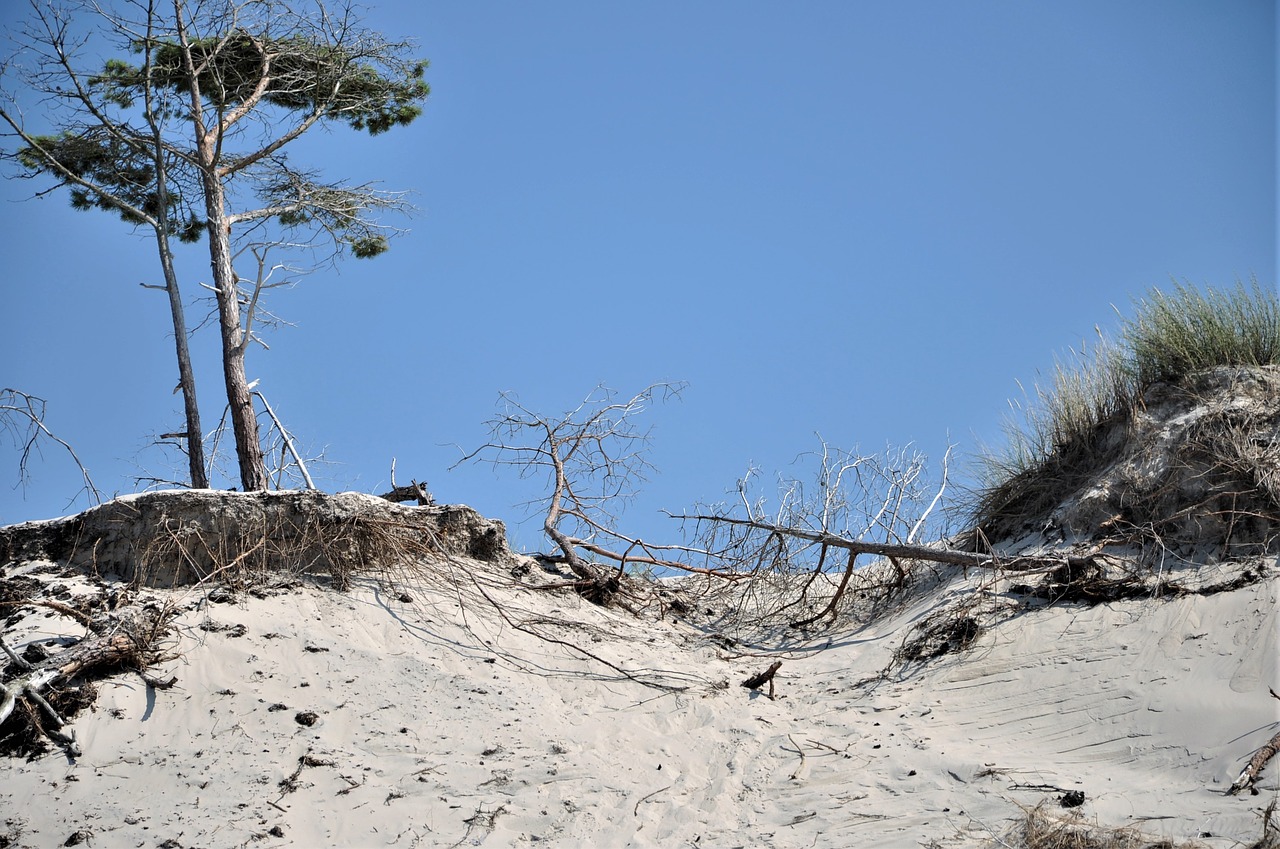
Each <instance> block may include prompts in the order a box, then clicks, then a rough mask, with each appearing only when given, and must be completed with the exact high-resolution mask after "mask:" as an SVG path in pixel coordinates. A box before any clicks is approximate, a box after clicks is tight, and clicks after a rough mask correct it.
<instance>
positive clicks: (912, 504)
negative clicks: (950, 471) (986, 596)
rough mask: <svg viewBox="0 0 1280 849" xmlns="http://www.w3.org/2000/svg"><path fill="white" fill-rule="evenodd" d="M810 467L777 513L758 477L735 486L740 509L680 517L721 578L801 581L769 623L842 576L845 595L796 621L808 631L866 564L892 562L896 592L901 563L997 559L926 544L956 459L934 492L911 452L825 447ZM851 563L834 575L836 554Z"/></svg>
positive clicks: (785, 492)
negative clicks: (865, 557) (866, 560)
mask: <svg viewBox="0 0 1280 849" xmlns="http://www.w3.org/2000/svg"><path fill="white" fill-rule="evenodd" d="M802 457H803V458H804V459H807V460H809V461H810V462H813V463H814V464H815V467H814V470H813V472H812V474H811V475H809V476H803V477H790V478H786V477H784V478H781V479H780V481H779V486H778V491H777V494H776V496H775V497H776V501H777V503H776V506H774V507H772V508H770V507H769V500H768V499H767V498H766V497H765V496H764V495H763V494H761V493H760V492H759V490H758V487H757V484H756V483H755V481H756V479H758V477H759V475H758V474H757V473H756V472H755V471H754V470H752V471H749V472H748V474H747V475H746V476H745V477H744V478H743V479H742V480H741V481H739V483H738V487H737V490H738V492H737V494H738V504H737V505H733V506H730V505H718V506H714V507H710V508H708V509H706V510H702V511H698V512H694V513H685V514H677V515H675V516H674V518H677V519H680V520H682V521H684V522H686V523H692V524H693V527H694V536H695V537H696V538H697V539H698V540H699V545H698V548H699V550H702V551H705V552H715V554H713V555H710V557H711V559H712V560H714V561H717V562H718V565H719V570H720V571H735V572H737V573H739V574H742V573H746V574H749V575H751V576H753V577H765V576H769V575H775V576H785V577H788V578H792V577H794V578H798V579H799V581H798V586H797V587H795V588H794V589H792V590H791V591H790V592H788V593H785V594H784V598H782V599H781V600H778V601H776V602H773V604H774V605H775V607H774V609H772V610H767V611H765V612H766V613H767V614H770V615H772V614H777V613H781V612H783V611H785V610H787V609H789V608H792V607H804V608H807V607H809V606H810V605H812V604H813V603H815V599H814V597H813V596H812V595H811V592H812V589H813V585H814V584H815V583H816V581H817V579H818V578H819V577H820V576H823V575H828V574H830V573H832V572H833V571H834V570H836V569H838V570H840V572H841V578H840V582H839V584H838V586H837V587H836V589H835V590H834V592H832V593H831V595H830V596H829V597H828V598H827V599H826V602H825V604H824V605H823V606H822V608H821V609H820V610H819V611H818V612H817V613H814V614H812V615H808V616H804V617H801V618H798V619H794V620H792V621H791V623H790V624H791V625H792V626H793V627H804V626H807V625H811V624H813V623H815V622H818V621H821V620H823V619H826V618H828V617H832V618H833V617H834V616H835V613H836V610H837V608H838V606H839V604H840V601H841V599H842V598H843V597H844V595H845V592H846V591H847V589H848V587H849V582H850V579H851V578H852V576H853V573H854V571H855V564H856V560H857V557H858V555H860V554H875V555H879V556H881V557H885V558H887V559H888V560H889V562H890V563H891V564H892V565H893V567H894V569H895V573H896V577H895V579H894V580H893V582H892V586H891V588H893V589H898V588H901V587H902V586H904V585H905V583H906V581H907V577H908V575H907V571H906V567H905V566H904V565H903V563H904V562H906V561H909V560H930V561H934V562H942V563H958V564H960V565H966V566H989V565H991V564H992V562H993V558H992V557H991V556H990V555H980V554H972V553H968V552H960V551H952V550H949V549H945V548H942V547H939V546H931V545H925V544H922V543H921V542H920V541H919V540H920V537H921V535H922V534H924V533H925V532H926V530H927V529H929V527H930V524H929V523H930V521H931V520H932V516H933V513H934V511H935V509H936V508H937V507H938V505H939V503H940V502H941V500H942V497H943V495H944V493H945V491H946V487H947V466H948V461H949V459H950V451H948V452H947V456H946V457H944V458H943V461H942V468H941V476H940V478H939V479H938V481H937V482H936V484H935V485H933V486H932V487H930V486H929V485H927V481H926V474H925V473H926V469H927V462H926V459H925V458H924V457H923V456H922V455H920V454H918V453H915V452H912V451H910V450H909V449H904V450H900V451H892V450H890V451H886V452H884V453H883V454H879V455H864V454H858V453H856V452H849V451H845V450H842V449H838V448H834V447H832V446H830V445H828V444H827V443H826V442H825V441H822V440H821V438H820V439H819V450H818V451H816V452H813V453H812V454H809V455H802ZM832 550H835V551H843V552H844V553H845V562H844V564H843V566H834V567H833V566H832V564H831V563H830V562H829V559H828V558H829V554H830V553H831V552H832Z"/></svg>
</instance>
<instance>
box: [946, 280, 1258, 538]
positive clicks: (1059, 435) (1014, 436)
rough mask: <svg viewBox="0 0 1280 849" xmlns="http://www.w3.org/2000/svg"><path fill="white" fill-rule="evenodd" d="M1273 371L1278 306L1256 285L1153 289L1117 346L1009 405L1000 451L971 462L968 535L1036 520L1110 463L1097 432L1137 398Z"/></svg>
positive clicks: (1071, 365) (1067, 365)
mask: <svg viewBox="0 0 1280 849" xmlns="http://www.w3.org/2000/svg"><path fill="white" fill-rule="evenodd" d="M1264 365H1280V296H1277V294H1276V293H1275V292H1274V291H1269V290H1265V289H1263V287H1262V286H1260V285H1259V284H1258V282H1257V281H1256V280H1254V281H1252V283H1251V284H1250V285H1248V286H1246V285H1245V284H1243V283H1238V284H1237V285H1236V286H1235V287H1234V288H1231V289H1211V290H1207V291H1202V290H1200V289H1196V288H1194V287H1192V286H1190V285H1187V284H1175V285H1174V287H1172V289H1170V290H1168V291H1163V290H1160V289H1153V290H1152V291H1151V292H1150V293H1149V294H1148V295H1147V297H1146V298H1143V299H1141V300H1139V301H1137V303H1136V304H1135V309H1134V314H1133V317H1132V318H1129V319H1127V320H1125V321H1124V322H1123V324H1122V326H1121V328H1120V332H1119V335H1118V341H1116V342H1110V341H1108V340H1107V339H1106V338H1105V337H1103V336H1102V334H1101V332H1099V343H1098V344H1097V345H1095V346H1094V347H1093V349H1092V350H1082V351H1080V352H1074V351H1073V352H1071V354H1070V356H1068V357H1067V358H1066V359H1065V360H1062V359H1059V360H1058V361H1057V362H1056V363H1055V368H1054V372H1053V374H1052V376H1051V378H1050V380H1049V381H1048V385H1047V386H1042V385H1039V384H1037V385H1036V386H1035V387H1034V388H1033V391H1032V392H1030V393H1026V395H1027V397H1026V400H1025V402H1024V403H1022V404H1015V405H1014V409H1015V415H1014V417H1012V418H1010V419H1009V420H1007V422H1006V427H1005V437H1006V442H1005V445H1004V447H1003V448H1002V449H1000V450H997V451H985V452H983V453H982V455H981V456H980V457H979V474H980V479H981V485H980V487H979V490H978V492H977V493H976V495H975V497H974V499H973V503H972V506H971V508H970V509H971V518H972V521H973V527H975V528H977V529H978V530H979V531H980V533H981V534H982V535H984V536H985V537H986V538H987V539H988V540H994V539H998V538H1001V537H1003V536H1004V535H1006V534H1007V533H1010V532H1013V531H1014V530H1015V529H1016V528H1017V527H1019V526H1020V525H1022V524H1024V523H1025V522H1026V521H1029V520H1031V519H1034V518H1035V517H1038V516H1040V515H1042V514H1043V513H1044V512H1045V511H1046V510H1049V509H1052V507H1053V506H1054V505H1055V504H1056V503H1057V502H1058V500H1060V499H1061V498H1062V497H1063V496H1064V495H1066V494H1067V493H1069V492H1071V491H1073V490H1074V489H1075V488H1076V487H1077V486H1079V485H1080V484H1081V483H1083V482H1084V481H1085V480H1086V479H1087V478H1088V477H1089V476H1090V475H1092V474H1093V473H1095V472H1096V471H1097V470H1098V469H1099V468H1101V467H1102V466H1103V465H1105V464H1106V463H1108V462H1110V461H1111V460H1112V459H1114V455H1115V452H1117V451H1119V450H1121V449H1122V448H1123V444H1113V443H1112V442H1109V441H1108V431H1107V429H1106V428H1104V427H1102V426H1103V425H1105V424H1107V423H1110V422H1114V421H1118V420H1123V419H1125V418H1127V417H1128V416H1129V415H1130V413H1131V411H1132V409H1133V406H1134V404H1135V402H1137V401H1138V399H1140V397H1141V396H1142V393H1143V392H1144V391H1145V390H1147V389H1148V388H1150V387H1151V386H1153V385H1155V384H1157V383H1162V382H1165V383H1179V382H1183V381H1185V380H1186V379H1187V378H1188V377H1190V376H1191V375H1193V374H1195V373H1197V372H1200V371H1203V370H1205V369H1209V368H1214V367H1217V366H1264Z"/></svg>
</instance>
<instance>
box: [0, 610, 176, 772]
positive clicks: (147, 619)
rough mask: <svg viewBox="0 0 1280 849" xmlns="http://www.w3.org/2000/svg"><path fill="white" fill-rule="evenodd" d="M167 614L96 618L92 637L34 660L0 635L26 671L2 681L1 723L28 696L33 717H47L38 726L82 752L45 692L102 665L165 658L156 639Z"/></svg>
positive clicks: (0, 645)
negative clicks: (40, 659)
mask: <svg viewBox="0 0 1280 849" xmlns="http://www.w3.org/2000/svg"><path fill="white" fill-rule="evenodd" d="M167 619H168V615H167V612H165V611H161V610H157V609H151V608H145V609H141V610H131V611H127V612H125V613H123V614H122V615H119V616H116V617H114V618H113V619H111V620H110V621H105V622H103V621H97V622H95V623H94V627H95V628H96V629H97V630H96V633H94V634H93V635H92V636H89V637H86V638H85V639H83V640H81V641H80V642H79V643H76V644H75V645H73V646H71V647H70V648H67V649H64V650H63V651H60V652H58V653H57V654H54V655H51V656H49V657H47V658H45V659H44V660H42V661H40V662H39V663H34V664H33V663H29V662H27V661H26V660H24V659H23V658H22V657H21V656H20V655H18V654H17V653H15V652H14V651H13V650H12V649H11V648H10V647H9V646H8V645H7V644H5V643H4V642H3V640H0V649H3V651H4V654H5V655H6V656H7V658H8V660H9V663H10V664H11V665H14V666H17V667H18V669H19V670H20V672H19V674H18V675H16V676H15V677H13V678H12V679H10V680H9V681H6V682H4V683H3V684H0V724H3V723H4V722H5V720H7V719H8V718H9V717H10V715H11V714H12V713H13V712H14V709H15V708H16V707H17V705H18V703H19V700H24V701H26V702H27V703H28V705H30V706H32V707H33V708H34V709H35V710H33V711H31V712H30V714H31V715H32V716H37V715H41V716H43V717H44V720H43V721H37V722H33V724H36V725H37V728H36V730H37V731H39V732H40V733H43V734H44V735H45V736H47V737H48V738H49V739H51V740H53V741H54V742H55V743H57V744H58V745H59V746H61V747H62V748H63V749H64V750H65V751H66V753H67V756H68V757H77V756H79V754H80V749H79V746H77V745H76V742H75V735H74V733H71V734H67V733H65V732H64V731H63V730H62V729H63V727H64V726H65V725H66V724H67V723H66V720H65V719H63V717H62V716H60V715H59V714H58V712H57V711H56V710H55V709H54V707H53V706H52V705H51V704H50V703H49V701H48V699H46V698H45V695H44V694H45V693H47V692H48V691H49V690H50V689H51V688H52V687H54V686H56V685H58V684H62V683H65V682H68V681H70V680H72V679H74V678H76V677H84V676H87V675H89V674H91V673H93V672H94V671H97V670H104V669H108V670H114V669H120V668H130V667H132V668H134V669H138V670H143V669H145V668H146V667H147V666H148V665H150V664H152V663H154V662H156V661H157V660H158V659H159V654H158V652H157V649H156V642H157V641H158V640H159V638H160V637H161V635H162V634H163V633H164V626H165V623H166V622H167ZM36 711H38V714H37V713H36Z"/></svg>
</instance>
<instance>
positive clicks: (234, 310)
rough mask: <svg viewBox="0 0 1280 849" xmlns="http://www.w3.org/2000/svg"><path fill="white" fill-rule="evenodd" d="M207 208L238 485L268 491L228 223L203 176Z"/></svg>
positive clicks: (216, 189) (212, 184) (215, 186)
mask: <svg viewBox="0 0 1280 849" xmlns="http://www.w3.org/2000/svg"><path fill="white" fill-rule="evenodd" d="M205 208H206V211H207V214H208V217H209V258H210V263H211V265H212V268H213V285H214V290H215V292H216V294H217V299H218V324H219V325H220V326H221V329H222V374H223V378H224V380H225V382H226V386H227V405H228V408H229V410H230V413H231V430H232V432H233V433H234V434H235V438H236V458H237V459H238V460H239V462H240V484H241V486H242V487H243V488H244V490H245V492H252V491H255V490H259V489H266V488H267V465H266V460H265V459H264V457H263V455H262V443H261V441H260V440H259V436H258V418H257V415H256V414H255V413H254V409H253V394H252V393H251V391H250V389H249V381H248V379H247V378H246V377H245V372H244V353H245V348H246V347H247V346H246V345H245V341H246V340H245V335H244V329H243V328H242V327H241V326H240V290H239V287H238V286H237V283H238V282H239V281H238V278H237V277H236V273H235V270H234V269H233V268H232V266H231V239H230V234H229V232H228V231H229V229H230V225H229V224H228V223H227V216H226V207H225V201H224V197H223V192H222V184H221V183H219V182H218V179H217V177H216V176H215V175H213V174H206V175H205Z"/></svg>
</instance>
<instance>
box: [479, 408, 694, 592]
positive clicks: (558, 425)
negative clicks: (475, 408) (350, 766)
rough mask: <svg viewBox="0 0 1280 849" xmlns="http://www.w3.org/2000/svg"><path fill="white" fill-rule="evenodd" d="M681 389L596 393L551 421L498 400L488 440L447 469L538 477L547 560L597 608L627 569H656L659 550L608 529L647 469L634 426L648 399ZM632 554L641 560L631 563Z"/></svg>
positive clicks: (643, 434) (642, 434)
mask: <svg viewBox="0 0 1280 849" xmlns="http://www.w3.org/2000/svg"><path fill="white" fill-rule="evenodd" d="M683 388H684V387H683V384H670V383H656V384H654V385H652V386H649V387H648V388H646V389H644V390H643V391H641V392H640V393H638V394H637V395H634V396H633V397H631V398H629V399H627V400H625V401H624V400H618V396H617V394H616V393H615V392H614V391H613V390H610V389H606V388H604V387H598V388H597V389H596V390H595V391H593V392H591V393H590V394H589V395H587V397H586V398H584V399H583V401H582V403H580V404H579V405H578V406H576V407H574V408H573V409H571V410H568V411H567V412H565V413H562V414H561V415H559V416H548V415H544V414H541V413H536V412H534V411H532V410H530V409H529V408H527V407H525V406H524V405H523V404H521V403H520V402H519V401H518V400H516V398H515V396H514V395H512V394H509V393H503V394H502V396H501V402H502V405H503V409H502V412H501V413H500V414H499V415H498V416H496V417H495V418H493V419H491V420H490V421H489V422H488V423H487V424H488V426H489V430H490V433H491V434H492V439H491V440H490V441H489V442H486V443H485V444H484V445H481V446H480V447H479V448H477V449H476V450H474V451H472V452H470V453H469V454H467V455H465V456H464V457H463V458H462V459H461V460H459V461H458V463H455V464H454V466H455V467H456V466H457V465H459V464H461V463H464V462H468V461H472V460H479V461H482V462H490V463H492V464H493V465H494V466H513V467H515V468H516V469H518V470H519V474H520V476H521V477H522V478H524V477H530V476H535V475H536V476H545V480H546V486H547V495H546V496H545V497H543V498H542V499H539V500H540V502H541V503H543V504H544V505H545V506H546V514H545V516H544V517H543V522H542V529H543V532H544V533H545V534H546V536H547V538H548V539H549V540H550V541H551V542H552V543H553V544H554V545H555V547H556V549H557V550H558V553H556V554H553V555H550V556H548V558H547V559H549V560H554V561H558V562H563V563H564V564H565V565H566V566H568V567H569V569H570V571H572V572H573V574H574V576H575V577H576V578H577V588H578V591H579V592H581V593H582V594H583V595H584V596H586V597H587V598H590V599H592V600H593V601H596V602H599V603H603V602H605V601H607V600H608V599H609V598H611V597H612V596H613V595H614V593H616V591H617V589H618V585H619V581H620V574H621V572H622V571H623V570H624V569H625V567H626V565H627V563H628V562H631V563H636V562H649V563H655V562H658V561H660V558H659V557H657V556H655V554H654V551H655V550H660V547H647V546H645V544H644V543H643V542H642V541H640V540H635V539H630V538H628V537H626V536H624V535H622V534H620V533H618V532H617V531H616V530H615V528H616V527H617V517H618V511H619V509H620V508H621V507H622V506H623V505H625V504H626V503H627V501H628V500H630V499H631V498H632V497H633V496H634V495H635V493H636V486H637V484H638V483H640V482H641V481H643V480H644V475H645V473H646V472H647V471H648V470H649V469H651V468H652V467H651V466H650V464H649V462H648V460H647V459H646V457H645V451H646V449H647V447H648V444H649V434H648V432H647V431H644V430H641V429H639V428H638V427H637V425H636V421H635V419H636V417H637V416H639V415H640V414H641V413H642V412H644V410H645V409H646V408H647V407H648V405H649V404H650V403H652V402H653V401H654V400H655V399H658V400H667V399H670V398H674V397H678V396H679V394H680V392H681V390H682V389H683ZM609 541H612V542H613V543H618V542H621V543H623V544H625V545H626V550H625V551H624V552H622V553H618V552H616V551H614V550H612V549H610V548H609V547H608V544H609ZM637 548H639V549H640V550H641V551H642V552H644V553H643V554H640V555H635V556H633V555H632V553H631V552H632V551H633V550H635V549H637ZM583 552H589V553H591V554H595V555H596V556H598V557H603V558H605V559H607V560H612V561H614V562H615V563H616V564H617V568H616V569H605V568H602V567H601V566H599V565H598V564H595V563H592V562H589V561H588V560H587V559H586V558H585V557H584V555H583Z"/></svg>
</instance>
